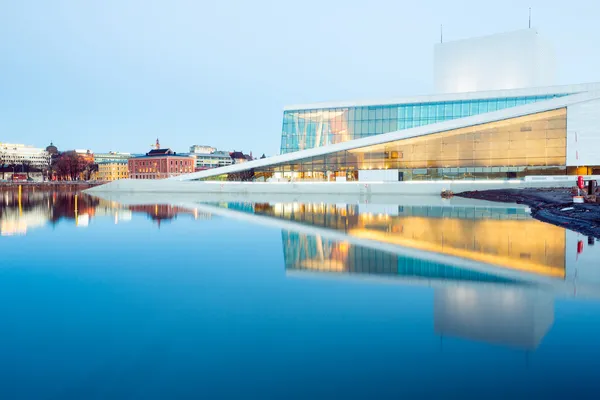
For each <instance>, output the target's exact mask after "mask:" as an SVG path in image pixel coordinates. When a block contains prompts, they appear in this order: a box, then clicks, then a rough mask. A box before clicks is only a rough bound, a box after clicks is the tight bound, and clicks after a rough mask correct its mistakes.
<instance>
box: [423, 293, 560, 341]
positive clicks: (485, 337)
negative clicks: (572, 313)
mask: <svg viewBox="0 0 600 400" xmlns="http://www.w3.org/2000/svg"><path fill="white" fill-rule="evenodd" d="M433 309H434V312H433V315H434V329H435V332H436V333H437V334H439V335H442V336H456V337H463V338H467V339H471V340H479V341H484V342H488V343H497V344H502V345H506V346H512V347H517V348H522V349H527V350H533V349H536V348H537V347H538V346H539V344H540V343H541V341H542V339H543V338H544V336H545V335H546V333H547V332H548V331H549V330H550V328H551V326H552V324H553V323H554V298H553V296H552V295H551V294H550V293H548V292H544V291H542V290H539V289H535V288H530V287H524V286H508V285H504V286H488V287H485V288H476V287H448V288H437V289H435V293H434V305H433Z"/></svg>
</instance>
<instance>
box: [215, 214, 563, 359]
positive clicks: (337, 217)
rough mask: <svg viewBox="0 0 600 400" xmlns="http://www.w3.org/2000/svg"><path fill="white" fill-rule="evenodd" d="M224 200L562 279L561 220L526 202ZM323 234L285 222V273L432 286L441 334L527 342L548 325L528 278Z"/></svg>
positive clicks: (548, 307)
mask: <svg viewBox="0 0 600 400" xmlns="http://www.w3.org/2000/svg"><path fill="white" fill-rule="evenodd" d="M220 207H225V208H228V209H230V210H235V211H241V212H245V213H252V214H254V215H260V216H265V217H270V218H276V219H280V220H285V221H288V222H294V223H298V224H299V225H298V226H302V225H306V226H309V227H310V229H313V228H314V227H321V228H325V229H324V230H323V232H327V231H328V230H329V231H331V230H332V231H335V232H343V233H344V234H345V235H346V237H348V240H352V239H353V238H357V239H361V240H362V239H366V240H367V242H372V243H386V244H392V245H400V246H402V247H405V248H406V247H408V248H411V249H417V250H424V251H427V252H432V253H436V254H442V255H451V256H455V257H459V258H461V259H466V260H472V261H477V262H481V263H487V264H493V265H494V266H498V267H500V269H507V270H517V272H519V273H520V272H526V273H528V274H532V273H533V274H534V275H538V276H542V277H544V278H549V279H552V280H559V281H563V280H564V278H565V269H566V268H565V231H564V229H562V228H558V227H554V226H551V225H548V224H544V223H542V222H539V221H536V220H534V219H532V218H531V217H530V215H529V213H528V211H527V210H526V209H523V208H488V207H441V206H440V207H435V206H431V207H424V206H405V207H403V206H397V205H387V206H377V205H376V206H372V205H366V206H365V205H345V204H341V205H336V204H297V203H288V204H256V205H251V204H248V203H226V204H220ZM323 235H324V234H323ZM323 235H319V234H312V233H303V231H302V229H299V230H298V231H296V230H293V229H287V228H285V229H283V230H282V242H283V252H284V260H285V268H286V271H288V275H289V276H298V274H301V275H304V274H305V273H317V275H314V274H311V275H310V276H318V274H319V273H327V274H328V276H345V277H361V276H369V277H380V278H384V279H385V278H387V279H392V281H397V282H410V283H411V284H414V283H415V282H416V283H421V284H423V285H425V286H431V287H433V288H434V299H435V300H434V310H433V311H434V318H435V322H434V329H435V332H436V333H437V334H438V335H440V336H441V337H445V336H450V337H462V338H467V339H471V340H478V341H484V342H488V343H494V344H500V345H505V346H511V347H516V348H521V349H525V350H533V349H535V348H537V347H538V346H539V344H540V342H541V340H542V339H543V337H544V336H545V334H546V333H547V332H548V330H549V329H550V327H551V326H552V324H553V321H554V297H553V294H552V293H551V292H547V291H543V290H541V289H540V287H539V286H537V285H534V284H531V282H529V281H524V280H519V279H518V278H513V277H507V276H505V275H496V274H494V273H487V272H481V271H475V270H473V269H468V268H461V267H459V266H456V264H452V265H449V264H446V263H444V262H440V261H439V259H438V260H435V259H433V260H432V259H430V258H425V257H423V258H421V257H418V256H417V257H410V256H406V255H402V254H401V253H396V252H387V251H383V250H380V249H378V248H373V247H372V246H361V245H357V244H352V243H349V241H348V240H337V239H336V240H332V239H329V238H327V237H324V236H323ZM325 236H326V235H325ZM361 243H364V241H363V242H361ZM416 254H419V253H416ZM517 276H519V275H518V274H517Z"/></svg>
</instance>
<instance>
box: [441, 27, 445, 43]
mask: <svg viewBox="0 0 600 400" xmlns="http://www.w3.org/2000/svg"><path fill="white" fill-rule="evenodd" d="M440 43H444V25H442V24H440Z"/></svg>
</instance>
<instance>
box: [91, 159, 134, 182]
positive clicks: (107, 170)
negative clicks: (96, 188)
mask: <svg viewBox="0 0 600 400" xmlns="http://www.w3.org/2000/svg"><path fill="white" fill-rule="evenodd" d="M96 177H97V178H96V179H97V180H99V181H116V180H119V179H127V178H129V170H128V168H127V161H107V162H101V163H98V173H97V175H96Z"/></svg>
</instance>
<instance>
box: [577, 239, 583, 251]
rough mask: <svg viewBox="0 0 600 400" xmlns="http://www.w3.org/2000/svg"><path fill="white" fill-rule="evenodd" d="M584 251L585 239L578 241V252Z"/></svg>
mask: <svg viewBox="0 0 600 400" xmlns="http://www.w3.org/2000/svg"><path fill="white" fill-rule="evenodd" d="M581 253H583V240H580V241H578V242H577V254H581Z"/></svg>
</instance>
